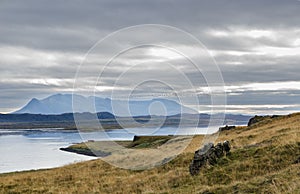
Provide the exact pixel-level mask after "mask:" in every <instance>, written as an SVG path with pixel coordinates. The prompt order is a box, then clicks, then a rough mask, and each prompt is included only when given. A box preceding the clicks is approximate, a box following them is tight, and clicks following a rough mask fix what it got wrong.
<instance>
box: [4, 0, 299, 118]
mask: <svg viewBox="0 0 300 194" xmlns="http://www.w3.org/2000/svg"><path fill="white" fill-rule="evenodd" d="M299 19H300V1H297V0H285V1H282V0H251V1H250V0H195V1H176V0H172V1H171V0H170V1H167V0H159V1H153V0H152V1H141V0H136V1H133V0H128V1H124V0H115V1H114V0H107V1H103V0H100V1H88V0H82V1H79V0H72V1H71V0H69V1H60V0H59V1H58V0H53V1H45V0H26V1H15V0H6V1H5V0H4V1H0V75H1V77H0V89H1V93H0V112H3V113H7V112H11V111H14V110H17V109H18V108H20V107H21V106H23V105H25V104H26V103H27V102H28V101H29V100H30V99H31V98H33V97H35V98H44V97H47V96H49V95H52V94H55V93H72V90H73V84H74V77H75V74H76V71H77V69H78V68H79V65H80V64H81V63H82V62H83V60H84V59H85V58H84V57H85V54H86V53H87V51H88V50H89V49H90V48H91V47H92V46H93V45H94V44H95V43H96V42H97V41H99V40H100V39H103V38H104V37H105V36H107V35H109V34H110V33H112V32H114V31H117V30H120V29H122V28H125V27H129V26H133V25H141V24H162V25H168V26H173V27H176V28H178V29H181V30H183V31H186V32H188V33H190V34H191V35H193V36H194V37H196V38H197V39H198V40H199V41H201V42H202V43H203V45H205V47H206V48H207V49H208V53H209V54H210V55H211V56H212V57H213V58H214V60H215V61H216V63H217V64H218V66H219V68H220V70H221V72H222V76H223V79H224V84H225V91H226V94H227V105H228V106H227V108H226V109H227V111H228V112H231V113H245V114H267V113H269V114H285V113H289V112H296V111H300V102H299V100H300V90H299V89H300V64H299V61H300V22H299ZM151 33H152V32H149V34H151ZM149 34H147V32H144V33H128V32H127V34H124V37H126V38H124V37H123V39H122V40H120V41H115V42H113V43H111V44H106V45H104V46H103V47H102V48H101V49H102V50H101V51H102V52H101V53H97V59H98V60H96V62H95V61H93V59H92V56H91V57H90V58H89V63H86V64H84V65H85V66H84V67H83V66H82V68H81V72H82V76H83V77H82V78H83V79H86V80H88V78H89V77H90V76H91V75H94V74H95V72H96V71H95V70H96V69H97V68H99V65H100V66H101V65H102V66H101V67H103V65H104V64H105V60H104V59H106V58H105V57H106V56H110V55H113V54H114V53H113V52H114V49H115V48H123V47H124V48H126V47H128V48H130V46H132V45H134V41H135V40H136V39H137V37H142V38H144V39H147V40H149V42H151V41H150V39H153V38H154V39H156V37H157V39H156V40H153V41H154V42H155V41H156V42H155V43H159V41H158V40H161V39H162V38H163V37H164V35H160V34H159V33H157V34H156V33H153V34H151V36H150V35H149ZM173 35H174V34H170V37H169V38H170V40H171V39H172V38H174V39H175V38H176V36H175V35H174V36H173ZM172 36H173V37H172ZM118 40H119V39H118ZM172 43H173V44H174V45H177V46H178V45H179V47H182V48H183V47H184V48H186V49H187V50H189V51H190V54H191V55H197V56H200V55H201V54H200V53H197V52H195V50H193V45H192V44H189V43H187V42H185V41H182V39H177V40H176V42H172ZM103 48H106V49H105V50H103ZM97 51H99V50H97ZM100 58H101V59H102V60H101V59H100ZM206 59H207V60H209V59H210V58H209V56H208V55H207V56H206ZM203 61H204V60H203ZM93 62H94V63H93ZM205 63H206V64H209V63H211V61H210V62H209V61H207V62H205ZM129 64H134V65H137V64H140V65H137V67H135V68H134V69H130V68H132V67H133V66H134V65H129ZM167 64H173V65H175V66H176V67H178V68H177V70H178V69H179V71H180V72H181V71H182V72H184V73H185V74H186V75H187V79H188V80H192V83H193V84H194V86H195V87H196V89H197V91H196V93H197V95H198V97H199V99H200V105H201V110H199V111H202V112H205V111H207V110H208V109H209V108H210V106H211V105H210V103H209V102H208V101H209V100H208V99H209V94H210V93H209V89H208V87H207V84H205V79H203V78H201V74H200V75H199V74H198V72H195V71H194V70H193V69H190V68H188V67H189V64H188V62H187V61H186V60H184V59H183V58H182V57H181V56H180V55H178V54H176V53H174V52H173V51H170V50H168V49H164V48H159V47H142V48H138V49H132V50H129V51H128V52H126V53H124V54H122V55H120V56H119V57H118V58H116V59H115V61H114V64H113V65H112V66H110V68H108V69H106V71H105V74H103V76H102V77H101V78H100V80H101V84H100V85H99V87H98V90H97V95H100V96H109V94H110V92H111V89H112V84H113V83H114V81H115V79H116V78H117V77H118V76H120V75H122V73H123V74H124V72H126V74H125V75H126V76H123V77H124V78H123V79H122V83H118V87H115V90H116V92H117V93H118V94H122V91H128V90H130V89H131V88H130V87H129V85H130V84H132V82H133V80H140V81H143V79H149V80H151V79H154V78H157V79H159V77H164V78H166V80H164V79H163V81H168V80H170V79H174V78H178V79H177V81H174V80H176V79H174V80H171V83H173V84H174V85H176V86H177V84H179V83H181V80H182V79H183V78H182V79H181V78H180V77H178V76H179V74H178V75H177V74H176V73H178V72H176V71H172V70H171V69H168V68H169V66H168V65H167ZM97 73H98V71H97ZM98 74H99V73H98ZM147 75H155V76H154V77H151V76H150V77H147ZM204 77H205V76H204ZM130 86H131V85H130ZM139 87H140V90H138V89H139V88H137V89H136V90H135V91H134V92H133V93H134V94H135V95H136V96H138V95H139V91H140V92H143V91H148V93H149V91H151V92H152V93H153V94H154V93H155V94H156V93H157V94H159V93H161V91H162V90H167V89H166V88H165V86H162V85H160V84H159V83H155V82H153V81H152V82H151V81H149V82H148V84H147V83H144V84H141V86H139ZM174 87H175V86H174ZM180 87H181V89H183V87H184V85H180ZM180 87H179V89H178V90H181V89H180ZM159 88H161V90H159ZM184 89H189V88H186V87H185V88H184ZM156 90H157V91H156ZM186 91H188V90H186ZM180 92H185V91H184V90H182V91H180ZM157 97H161V96H159V95H157ZM190 105H191V106H193V104H192V103H191V104H190Z"/></svg>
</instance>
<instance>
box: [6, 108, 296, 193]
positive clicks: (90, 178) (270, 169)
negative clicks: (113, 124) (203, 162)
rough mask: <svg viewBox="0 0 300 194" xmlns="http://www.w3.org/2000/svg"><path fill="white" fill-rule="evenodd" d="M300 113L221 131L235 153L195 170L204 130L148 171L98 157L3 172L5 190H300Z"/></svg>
mask: <svg viewBox="0 0 300 194" xmlns="http://www.w3.org/2000/svg"><path fill="white" fill-rule="evenodd" d="M299 132H300V114H292V115H289V116H284V117H276V118H267V119H266V120H262V121H260V122H258V123H256V124H254V125H252V126H251V127H237V128H236V129H234V130H231V131H223V132H221V134H220V136H219V138H218V140H217V141H224V140H229V141H230V142H231V145H232V151H231V154H230V155H229V156H227V157H225V158H221V159H219V160H218V162H217V165H215V166H206V167H205V168H203V169H202V170H201V171H200V174H199V175H198V176H194V177H192V176H190V174H189V170H188V167H189V164H190V162H191V160H192V158H193V153H194V151H195V150H197V149H198V148H199V147H200V145H201V144H202V138H203V137H201V136H197V137H195V138H194V139H193V141H192V143H191V144H190V145H189V147H188V148H187V149H186V150H185V152H184V153H182V154H181V155H179V156H178V157H177V158H176V159H174V160H173V161H171V162H169V163H167V164H165V165H163V166H160V167H158V168H154V169H151V170H145V171H130V170H123V169H119V168H116V167H113V166H110V165H109V164H107V163H105V162H103V161H101V160H93V161H88V162H82V163H77V164H72V165H68V166H65V167H61V168H56V169H51V170H38V171H30V172H21V173H9V174H2V175H0V193H206V194H207V193H300V164H299V163H295V161H296V160H297V159H298V158H299V157H300V133H299Z"/></svg>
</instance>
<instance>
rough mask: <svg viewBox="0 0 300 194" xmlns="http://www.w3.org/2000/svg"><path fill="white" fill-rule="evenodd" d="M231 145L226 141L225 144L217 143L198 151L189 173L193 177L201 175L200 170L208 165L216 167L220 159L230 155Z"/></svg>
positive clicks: (207, 145) (206, 145)
mask: <svg viewBox="0 0 300 194" xmlns="http://www.w3.org/2000/svg"><path fill="white" fill-rule="evenodd" d="M229 152H230V143H229V141H224V142H223V143H217V145H216V146H214V144H213V143H208V144H205V145H204V146H203V147H202V148H200V149H199V150H197V151H196V152H195V154H194V158H193V160H192V162H191V164H190V167H189V171H190V174H191V175H192V176H195V175H197V174H199V172H200V169H201V168H202V167H203V166H205V165H206V164H209V165H215V164H216V163H217V160H218V159H219V158H222V157H224V155H225V154H226V155H227V154H229Z"/></svg>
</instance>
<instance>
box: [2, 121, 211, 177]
mask: <svg viewBox="0 0 300 194" xmlns="http://www.w3.org/2000/svg"><path fill="white" fill-rule="evenodd" d="M199 133H202V134H204V133H206V129H205V128H199V129H198V130H197V131H195V130H193V129H189V128H186V129H182V130H181V131H177V133H176V129H175V128H172V127H166V128H160V129H158V130H157V129H154V128H142V129H141V128H134V129H133V128H131V129H119V130H111V131H107V132H103V131H98V132H85V133H80V134H79V133H78V131H63V130H60V129H55V130H53V129H39V130H37V129H34V130H4V129H0V155H1V157H0V173H5V172H14V171H23V170H32V169H43V168H53V167H59V166H63V165H66V164H70V163H74V162H79V161H86V160H91V159H95V157H89V156H84V155H79V154H75V153H69V152H65V151H61V150H59V148H62V147H67V146H69V145H71V144H74V143H80V142H82V141H87V140H108V138H109V139H111V140H132V139H133V137H134V135H173V134H178V135H179V134H191V135H192V134H199Z"/></svg>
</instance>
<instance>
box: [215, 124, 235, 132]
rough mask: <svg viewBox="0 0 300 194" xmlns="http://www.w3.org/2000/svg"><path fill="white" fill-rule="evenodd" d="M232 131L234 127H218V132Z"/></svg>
mask: <svg viewBox="0 0 300 194" xmlns="http://www.w3.org/2000/svg"><path fill="white" fill-rule="evenodd" d="M232 129H235V126H228V125H226V126H225V127H220V128H219V131H228V130H232Z"/></svg>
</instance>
